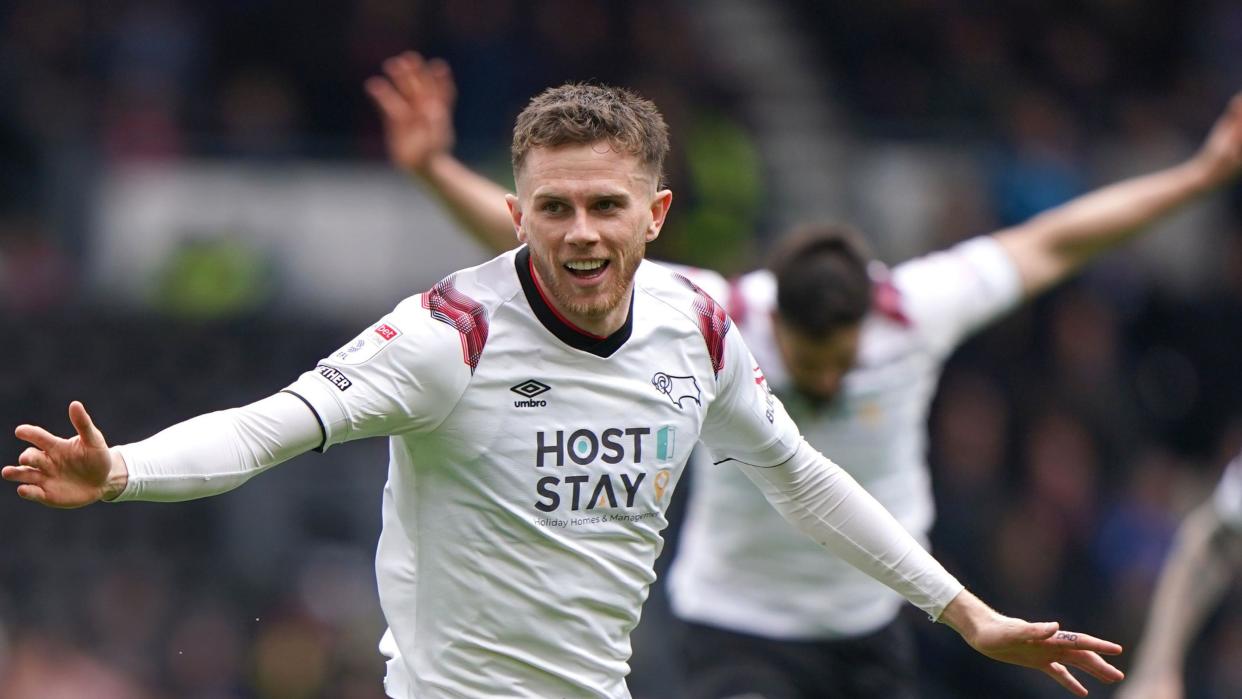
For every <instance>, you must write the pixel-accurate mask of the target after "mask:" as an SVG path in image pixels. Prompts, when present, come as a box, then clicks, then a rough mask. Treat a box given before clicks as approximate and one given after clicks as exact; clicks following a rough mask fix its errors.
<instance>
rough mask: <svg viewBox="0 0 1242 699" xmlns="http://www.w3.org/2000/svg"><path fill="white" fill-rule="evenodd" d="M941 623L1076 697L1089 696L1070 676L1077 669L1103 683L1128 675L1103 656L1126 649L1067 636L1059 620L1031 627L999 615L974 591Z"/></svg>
mask: <svg viewBox="0 0 1242 699" xmlns="http://www.w3.org/2000/svg"><path fill="white" fill-rule="evenodd" d="M940 621H942V622H944V623H946V624H948V625H949V626H951V627H953V628H954V629H955V630H956V631H957V632H958V633H960V634H961V635H962V638H963V639H965V640H966V642H967V643H969V644H970V646H971V647H972V648H974V649H975V650H977V651H979V652H980V653H982V654H983V655H986V656H987V657H989V658H991V659H993V660H999V661H1000V662H1003V663H1010V664H1013V665H1021V666H1023V667H1029V668H1033V669H1035V670H1039V671H1040V672H1042V673H1044V674H1046V675H1048V676H1049V677H1051V678H1052V679H1054V680H1056V681H1057V682H1058V683H1059V684H1060V685H1061V686H1062V687H1065V688H1066V689H1068V690H1069V691H1071V692H1073V693H1074V694H1075V695H1077V696H1080V697H1085V696H1087V688H1086V687H1084V686H1082V683H1081V682H1079V681H1078V679H1077V678H1076V677H1074V675H1072V674H1071V673H1070V671H1069V668H1070V667H1076V668H1078V669H1079V670H1082V671H1083V672H1086V673H1087V674H1089V675H1091V676H1092V677H1094V678H1096V679H1098V680H1100V681H1101V682H1109V683H1112V682H1117V681H1119V680H1122V679H1124V678H1125V674H1124V673H1122V672H1121V670H1118V669H1117V668H1115V667H1113V666H1112V665H1110V664H1109V663H1108V661H1106V660H1104V658H1102V657H1100V656H1101V655H1118V654H1120V653H1121V646H1119V645H1117V644H1116V643H1113V642H1111V641H1105V640H1102V639H1099V638H1096V637H1094V636H1088V635H1087V634H1085V633H1075V632H1072V631H1062V630H1061V629H1060V625H1059V624H1057V622H1055V621H1045V622H1040V623H1031V622H1029V621H1023V620H1022V619H1015V618H1013V617H1007V616H1004V615H1003V614H999V613H997V612H996V611H994V610H992V609H991V608H990V607H988V606H987V605H986V604H984V603H983V602H982V601H981V600H980V599H979V598H978V597H975V596H974V595H973V594H971V593H970V592H969V591H968V590H963V591H962V592H961V593H960V594H959V595H958V596H957V597H955V598H954V599H953V601H952V602H950V603H949V606H947V607H945V609H944V613H943V614H942V615H941V616H940Z"/></svg>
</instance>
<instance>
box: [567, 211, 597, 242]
mask: <svg viewBox="0 0 1242 699" xmlns="http://www.w3.org/2000/svg"><path fill="white" fill-rule="evenodd" d="M597 241H599V232H598V231H596V230H595V227H594V226H592V225H591V220H590V218H589V217H588V216H587V213H586V212H585V211H579V212H578V213H577V215H575V216H574V220H573V223H571V224H570V227H569V232H568V233H566V234H565V242H567V243H569V244H570V245H593V244H595V243H596V242H597Z"/></svg>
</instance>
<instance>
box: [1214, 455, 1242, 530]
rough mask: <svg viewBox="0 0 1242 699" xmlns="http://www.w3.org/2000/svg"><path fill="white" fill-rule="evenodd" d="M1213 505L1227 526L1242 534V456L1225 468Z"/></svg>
mask: <svg viewBox="0 0 1242 699" xmlns="http://www.w3.org/2000/svg"><path fill="white" fill-rule="evenodd" d="M1212 504H1213V506H1215V508H1216V513H1217V514H1218V515H1219V516H1220V519H1221V521H1222V522H1224V523H1225V525H1226V526H1228V527H1229V528H1231V529H1233V530H1235V531H1239V532H1242V454H1239V455H1238V456H1237V457H1236V458H1234V460H1233V461H1230V462H1229V465H1228V466H1226V467H1225V472H1224V474H1222V475H1221V477H1220V485H1218V486H1216V492H1215V493H1213V495H1212Z"/></svg>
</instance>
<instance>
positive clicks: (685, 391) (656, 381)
mask: <svg viewBox="0 0 1242 699" xmlns="http://www.w3.org/2000/svg"><path fill="white" fill-rule="evenodd" d="M651 385H652V386H655V387H656V390H657V391H659V392H660V393H663V394H664V395H666V396H668V399H669V400H671V401H673V404H674V405H676V406H677V407H678V408H684V407H685V406H683V405H682V404H681V402H682V401H683V400H685V399H687V398H689V399H690V400H692V401H694V402H695V403H698V404H699V405H703V392H702V391H701V390H699V382H698V381H695V380H694V377H693V376H669V375H668V374H665V373H664V372H662V371H657V372H656V373H655V376H652V377H651Z"/></svg>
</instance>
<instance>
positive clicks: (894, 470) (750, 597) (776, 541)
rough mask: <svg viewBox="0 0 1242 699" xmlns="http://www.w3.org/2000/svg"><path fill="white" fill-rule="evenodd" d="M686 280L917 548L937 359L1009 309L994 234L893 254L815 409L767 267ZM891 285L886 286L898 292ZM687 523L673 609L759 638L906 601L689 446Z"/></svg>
mask: <svg viewBox="0 0 1242 699" xmlns="http://www.w3.org/2000/svg"><path fill="white" fill-rule="evenodd" d="M687 276H688V277H690V278H691V279H693V280H694V281H695V283H696V284H699V285H700V286H702V287H703V288H704V289H706V290H707V291H708V292H709V293H712V294H713V295H717V296H718V297H719V298H731V301H730V302H729V307H730V313H731V314H732V315H733V317H734V320H735V321H736V322H737V325H738V328H739V329H740V330H741V331H742V336H743V337H744V338H745V340H746V342H747V344H748V345H749V346H750V348H751V350H752V351H753V352H754V356H755V357H756V359H757V360H758V362H759V365H760V366H761V367H763V370H764V372H765V373H766V374H767V379H768V382H769V384H770V385H771V386H772V389H773V390H774V391H775V392H776V394H777V395H778V396H780V398H781V400H782V401H783V402H784V404H785V407H786V408H787V409H788V410H789V412H790V414H791V415H792V416H793V418H794V421H795V422H796V423H797V424H798V426H799V427H800V428H801V429H802V434H803V436H804V437H805V438H806V440H807V441H808V442H809V443H810V444H811V445H812V446H814V447H815V448H817V449H819V450H821V451H823V452H824V453H826V454H828V455H830V456H831V457H832V459H833V460H834V461H836V462H837V463H839V464H841V467H842V468H844V469H845V470H846V471H848V472H849V473H850V474H851V475H853V476H854V478H856V479H857V480H858V482H859V483H860V484H861V485H862V486H863V487H864V488H866V489H867V491H869V492H870V493H871V494H872V495H873V496H875V498H876V499H877V500H879V501H880V503H881V504H882V505H884V507H885V508H887V509H888V510H889V512H891V513H892V514H893V516H894V517H896V519H897V520H898V521H899V522H901V524H902V525H903V526H904V527H905V528H906V529H907V530H908V531H909V532H911V533H912V534H913V535H914V536H915V537H916V538H917V539H919V540H920V541H921V542H923V544H924V545H926V542H927V533H928V531H929V529H930V528H931V524H932V520H933V517H934V512H933V501H932V493H931V485H930V474H929V472H928V467H927V462H926V453H925V452H926V447H927V436H926V430H927V427H926V422H927V415H928V410H929V406H930V404H931V400H932V397H933V395H934V392H935V388H936V383H937V381H938V380H939V377H940V373H941V368H942V366H943V363H944V361H945V359H946V358H947V357H948V355H949V354H950V353H951V352H952V351H953V349H954V348H955V347H957V346H958V344H959V343H961V342H962V340H963V339H964V338H965V337H966V336H967V335H968V334H969V333H970V332H971V331H973V330H975V329H976V328H978V327H980V326H981V325H984V324H986V323H988V322H989V321H992V320H993V319H995V318H996V317H997V316H999V315H1001V314H1003V313H1005V312H1006V311H1008V310H1010V309H1011V308H1012V307H1014V306H1015V305H1016V304H1017V303H1018V302H1019V301H1020V299H1021V294H1022V291H1021V282H1020V279H1019V277H1018V272H1017V269H1016V267H1015V266H1014V264H1013V262H1012V261H1011V260H1010V258H1009V256H1008V254H1007V253H1006V252H1005V251H1004V250H1003V249H1002V248H1001V246H1000V245H999V244H998V243H997V242H996V241H995V240H993V239H992V238H991V237H988V236H984V237H978V238H974V239H971V240H968V241H965V242H963V243H960V244H958V245H956V246H954V247H953V248H950V249H948V250H945V251H941V252H936V253H933V254H930V255H927V256H925V257H922V258H918V259H915V260H911V261H909V262H906V263H904V264H901V265H899V266H897V267H896V268H894V269H893V270H892V275H891V285H890V284H884V286H885V287H886V289H887V293H889V294H890V298H889V299H888V302H889V306H891V307H890V308H888V309H887V311H886V312H881V311H879V310H873V311H872V312H871V313H870V314H869V315H868V316H867V317H866V318H865V319H864V321H863V327H862V334H861V337H860V341H859V342H860V344H859V350H858V357H857V360H856V363H855V366H854V367H853V368H852V369H851V370H850V371H849V372H848V373H847V374H846V376H845V377H844V380H843V386H842V388H841V392H840V393H839V395H838V397H837V398H836V399H835V400H834V401H833V402H832V403H831V404H830V405H828V406H824V407H822V408H817V407H815V406H812V405H810V404H808V402H807V401H806V400H805V399H803V398H802V397H801V396H800V395H798V394H797V393H796V392H795V391H793V390H792V387H791V385H790V382H789V378H788V375H787V373H786V371H785V369H784V364H783V362H782V359H781V356H780V354H779V350H778V348H777V346H776V342H775V339H774V337H773V333H772V327H771V321H770V318H771V313H772V311H773V310H774V308H775V306H776V283H775V280H774V278H773V276H772V275H771V274H770V273H769V272H766V271H758V272H753V273H750V274H747V275H744V276H743V277H741V278H740V279H739V280H737V281H736V282H735V283H734V285H733V286H732V288H728V287H727V286H726V284H727V282H725V281H724V280H723V279H721V278H720V277H719V275H715V274H714V273H711V272H702V271H691V272H689V273H687ZM893 292H895V293H893ZM693 462H694V465H693V466H692V468H693V469H694V478H693V481H692V486H691V489H690V499H689V502H688V505H687V512H686V519H685V523H684V525H683V529H682V533H681V540H680V544H679V547H678V550H677V556H676V558H675V559H674V561H673V564H672V569H671V572H670V585H669V596H670V602H671V605H672V608H673V611H674V613H676V614H677V615H678V616H679V617H681V618H683V619H687V620H690V621H693V622H697V623H702V624H707V625H711V626H716V627H718V628H726V629H730V630H734V631H739V632H742V633H748V634H752V635H758V636H763V637H767V638H777V639H788V640H812V639H834V638H842V637H852V636H859V635H864V634H867V633H871V632H873V631H875V630H877V629H879V628H881V627H883V626H885V625H886V624H888V623H890V622H891V621H892V620H893V619H894V618H895V616H896V614H897V611H898V609H899V607H900V605H901V598H900V597H899V596H898V595H896V594H895V593H893V591H892V590H890V589H889V588H888V587H885V586H884V585H881V584H879V583H877V582H876V581H875V580H873V579H872V578H870V577H868V576H867V575H864V574H862V573H861V572H859V571H858V570H857V569H856V568H854V567H852V566H850V565H848V564H846V563H845V562H843V561H841V560H839V559H836V558H833V557H828V556H824V555H823V552H822V550H820V549H819V547H817V546H816V545H815V543H814V542H812V541H811V540H809V539H807V538H805V537H801V536H798V535H796V534H794V533H792V532H791V531H790V529H789V527H788V525H787V524H786V523H785V521H784V520H782V519H781V518H780V517H779V516H778V515H776V513H775V512H774V511H773V510H772V508H771V507H769V506H768V505H767V503H766V502H765V501H764V500H763V498H762V497H761V496H760V495H759V494H758V493H757V492H756V491H755V489H754V488H753V487H752V486H751V484H750V483H749V482H747V479H746V478H745V477H744V476H743V475H742V474H741V473H738V472H737V470H736V469H728V468H720V467H717V466H713V465H712V464H711V463H710V462H709V461H708V460H707V459H705V458H702V457H701V456H699V455H696V456H695V458H694V459H693Z"/></svg>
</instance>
